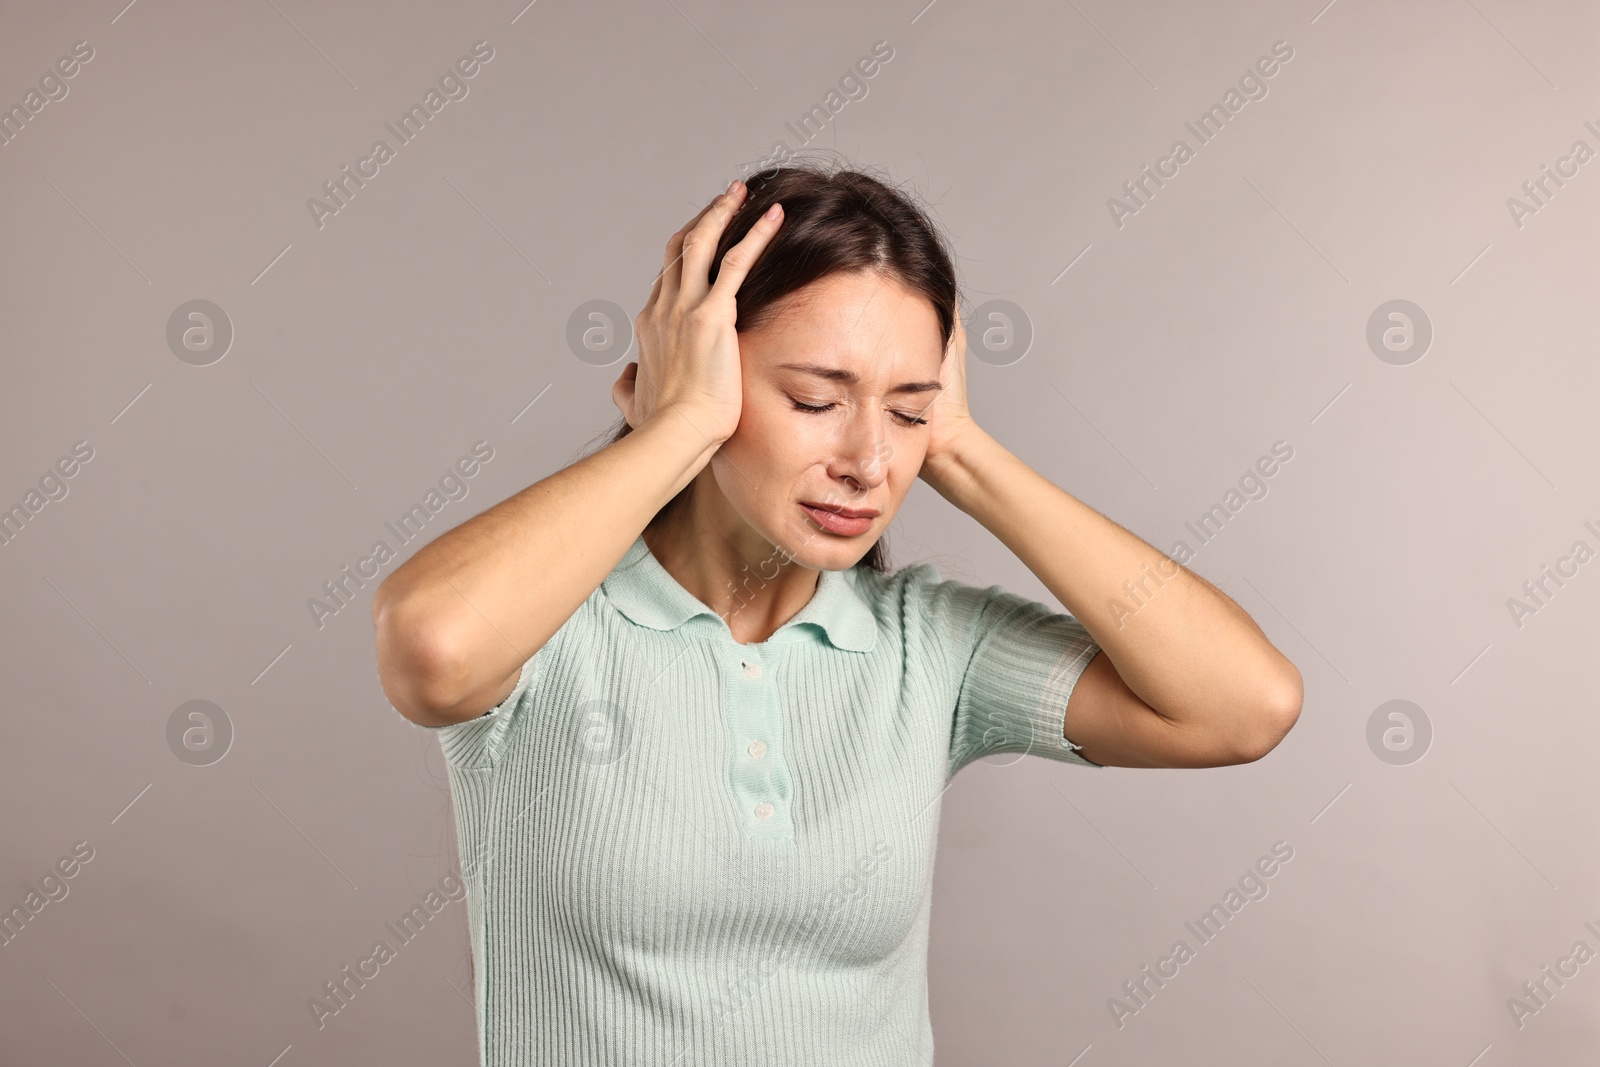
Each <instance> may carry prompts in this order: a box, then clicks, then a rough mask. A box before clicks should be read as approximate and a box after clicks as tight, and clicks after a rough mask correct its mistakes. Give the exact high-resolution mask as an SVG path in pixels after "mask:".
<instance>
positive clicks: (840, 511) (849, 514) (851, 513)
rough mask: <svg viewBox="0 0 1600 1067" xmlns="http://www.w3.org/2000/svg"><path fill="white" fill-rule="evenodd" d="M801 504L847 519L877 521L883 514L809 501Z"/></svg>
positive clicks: (874, 510)
mask: <svg viewBox="0 0 1600 1067" xmlns="http://www.w3.org/2000/svg"><path fill="white" fill-rule="evenodd" d="M800 503H801V504H802V505H804V506H805V507H808V508H816V509H817V510H818V511H831V512H833V513H834V514H835V515H842V516H844V517H845V518H847V519H875V518H877V517H878V515H879V514H881V513H880V512H879V511H878V509H877V508H846V507H840V506H839V505H837V504H814V503H812V502H811V501H809V500H802V501H800Z"/></svg>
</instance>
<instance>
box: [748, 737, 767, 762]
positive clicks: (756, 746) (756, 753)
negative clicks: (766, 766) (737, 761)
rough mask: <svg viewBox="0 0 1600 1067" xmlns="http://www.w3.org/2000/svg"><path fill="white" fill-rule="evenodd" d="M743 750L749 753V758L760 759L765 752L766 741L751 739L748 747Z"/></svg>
mask: <svg viewBox="0 0 1600 1067" xmlns="http://www.w3.org/2000/svg"><path fill="white" fill-rule="evenodd" d="M745 751H746V752H748V753H750V758H751V759H760V758H761V757H762V756H765V755H766V754H767V743H766V742H765V741H752V742H750V747H749V748H747V749H745Z"/></svg>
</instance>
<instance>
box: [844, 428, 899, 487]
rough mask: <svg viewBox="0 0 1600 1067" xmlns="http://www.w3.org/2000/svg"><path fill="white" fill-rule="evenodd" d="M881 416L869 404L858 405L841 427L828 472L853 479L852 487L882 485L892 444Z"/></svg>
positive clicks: (891, 456)
mask: <svg viewBox="0 0 1600 1067" xmlns="http://www.w3.org/2000/svg"><path fill="white" fill-rule="evenodd" d="M883 419H884V416H883V415H882V414H881V413H880V412H878V411H876V410H874V409H871V408H870V407H869V408H867V409H860V408H858V409H857V410H856V411H855V412H854V414H853V415H852V416H851V418H849V419H848V420H846V422H845V427H844V429H843V430H842V431H841V438H840V441H839V452H838V455H837V457H836V458H835V459H834V461H833V463H832V464H830V470H829V473H830V474H832V475H833V476H834V477H835V478H844V479H845V480H847V481H850V482H853V483H854V486H855V489H856V491H858V492H860V491H864V490H867V489H872V488H875V487H876V486H879V485H882V484H883V481H884V479H885V478H887V477H888V473H889V460H890V459H891V458H893V455H894V446H893V443H892V442H891V440H890V438H889V436H888V434H887V433H886V432H885V427H884V424H883Z"/></svg>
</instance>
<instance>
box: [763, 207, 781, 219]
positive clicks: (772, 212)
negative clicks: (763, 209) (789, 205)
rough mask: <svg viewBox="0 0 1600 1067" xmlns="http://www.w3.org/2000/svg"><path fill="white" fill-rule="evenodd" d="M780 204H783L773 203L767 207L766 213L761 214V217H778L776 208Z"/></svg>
mask: <svg viewBox="0 0 1600 1067" xmlns="http://www.w3.org/2000/svg"><path fill="white" fill-rule="evenodd" d="M782 206H783V205H781V204H773V205H772V206H771V207H769V208H767V213H766V215H764V216H763V218H769V219H775V218H777V217H778V210H779V209H780V208H781V207H782Z"/></svg>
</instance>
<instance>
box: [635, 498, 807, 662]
mask: <svg viewBox="0 0 1600 1067" xmlns="http://www.w3.org/2000/svg"><path fill="white" fill-rule="evenodd" d="M684 520H685V521H680V522H674V521H673V520H672V518H670V517H668V518H664V519H663V520H662V522H661V523H660V524H659V525H658V526H657V527H656V528H655V529H653V530H652V529H646V530H645V531H644V534H643V536H644V541H645V545H646V546H648V547H649V549H650V554H651V555H653V556H654V557H655V558H656V562H657V563H659V564H661V566H662V568H663V569H664V570H665V571H666V572H667V573H668V574H670V575H672V578H673V580H674V581H676V582H677V583H678V584H679V585H681V586H683V588H684V589H686V590H687V591H688V592H689V593H690V594H691V595H693V596H694V597H695V599H697V600H699V601H700V602H701V603H702V604H704V605H706V607H708V608H710V609H711V610H712V611H714V612H716V613H717V615H718V616H719V617H720V618H721V619H722V620H723V622H725V623H726V624H727V626H728V629H729V631H731V632H732V634H733V636H734V640H736V641H738V642H739V643H740V644H749V643H752V642H759V641H765V640H766V639H767V638H769V637H771V636H772V635H773V634H774V633H775V632H777V630H778V628H779V627H781V626H782V625H783V624H784V623H786V622H788V621H789V620H790V619H792V618H794V616H795V615H797V614H799V612H800V609H801V608H803V607H805V606H806V604H807V603H809V602H810V600H811V598H812V596H813V595H814V594H815V593H816V591H817V585H818V582H819V580H820V579H821V576H822V574H821V572H820V571H816V570H811V569H809V568H806V567H802V566H800V565H799V564H797V563H795V562H794V561H793V560H791V559H790V558H789V556H788V555H787V554H786V553H785V552H784V551H783V550H782V549H780V548H778V547H776V546H774V545H773V544H772V543H771V542H769V541H767V540H766V539H765V538H764V537H762V536H761V535H760V534H757V533H756V532H755V531H754V530H751V529H750V528H749V527H748V526H745V527H744V529H743V531H742V533H743V536H741V535H740V534H737V533H732V532H729V531H712V530H709V529H706V528H705V527H703V526H696V525H695V524H694V523H693V522H692V516H690V515H685V516H684ZM741 525H743V524H742V523H741Z"/></svg>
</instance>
